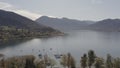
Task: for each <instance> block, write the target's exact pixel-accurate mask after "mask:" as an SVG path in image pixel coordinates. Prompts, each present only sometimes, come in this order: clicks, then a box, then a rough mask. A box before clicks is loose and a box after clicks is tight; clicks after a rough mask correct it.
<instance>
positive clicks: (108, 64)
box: [106, 54, 113, 68]
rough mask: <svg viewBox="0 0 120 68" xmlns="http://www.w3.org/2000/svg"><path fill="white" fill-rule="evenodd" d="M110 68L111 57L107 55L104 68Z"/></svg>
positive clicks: (111, 64)
mask: <svg viewBox="0 0 120 68" xmlns="http://www.w3.org/2000/svg"><path fill="white" fill-rule="evenodd" d="M112 67H113V63H112V56H111V55H110V54H107V59H106V68H112Z"/></svg>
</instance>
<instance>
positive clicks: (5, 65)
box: [0, 50, 120, 68]
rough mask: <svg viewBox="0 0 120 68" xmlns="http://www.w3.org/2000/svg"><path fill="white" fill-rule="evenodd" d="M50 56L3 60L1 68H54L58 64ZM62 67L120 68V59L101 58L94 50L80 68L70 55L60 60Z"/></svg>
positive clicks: (0, 64)
mask: <svg viewBox="0 0 120 68" xmlns="http://www.w3.org/2000/svg"><path fill="white" fill-rule="evenodd" d="M56 60H57V59H53V58H51V57H49V56H48V55H44V56H43V57H40V56H39V58H36V57H35V56H33V55H27V56H17V57H12V58H7V59H5V58H2V59H1V60H0V68H47V67H50V68H54V66H55V65H56V64H58V62H56ZM59 60H60V61H59V64H60V65H61V67H57V68H120V58H119V57H117V58H113V57H112V56H111V55H110V54H107V56H106V59H104V58H102V57H99V56H97V55H96V54H95V52H94V51H93V50H89V51H88V53H85V54H83V56H82V57H81V58H80V63H79V66H80V67H76V60H75V58H74V57H73V56H72V55H71V54H70V53H68V54H63V55H61V58H60V59H59Z"/></svg>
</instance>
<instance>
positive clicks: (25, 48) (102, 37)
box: [0, 30, 120, 60]
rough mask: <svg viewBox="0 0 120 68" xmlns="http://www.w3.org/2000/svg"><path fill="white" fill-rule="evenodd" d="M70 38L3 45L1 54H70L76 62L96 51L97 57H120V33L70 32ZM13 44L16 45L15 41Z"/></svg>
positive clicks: (36, 39)
mask: <svg viewBox="0 0 120 68" xmlns="http://www.w3.org/2000/svg"><path fill="white" fill-rule="evenodd" d="M67 33H68V34H69V35H68V36H63V37H61V36H59V37H53V38H46V39H45V38H43V39H39V38H35V39H32V40H28V41H24V42H21V43H17V44H10V45H9V44H8V45H7V46H6V47H5V45H2V46H4V47H2V46H1V48H0V53H2V54H5V55H6V56H16V55H18V56H19V55H31V54H32V55H38V54H43V53H44V54H46V53H47V54H49V55H54V54H58V53H59V54H60V53H64V54H65V53H68V52H70V53H71V54H72V55H74V57H75V58H76V60H80V57H81V56H82V55H83V54H84V53H87V52H88V51H89V50H90V49H92V50H94V51H95V53H96V55H97V56H100V57H105V56H106V54H108V53H110V54H111V55H112V56H114V57H119V56H120V32H99V31H89V30H81V31H79V30H78V31H77V30H76V31H70V32H67ZM11 43H15V42H14V41H13V42H11Z"/></svg>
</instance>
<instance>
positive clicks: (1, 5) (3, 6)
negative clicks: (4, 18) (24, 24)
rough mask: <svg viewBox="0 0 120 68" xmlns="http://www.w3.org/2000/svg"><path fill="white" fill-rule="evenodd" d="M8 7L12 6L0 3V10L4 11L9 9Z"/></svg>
mask: <svg viewBox="0 0 120 68" xmlns="http://www.w3.org/2000/svg"><path fill="white" fill-rule="evenodd" d="M10 7H12V5H10V4H8V3H4V2H0V9H6V8H10Z"/></svg>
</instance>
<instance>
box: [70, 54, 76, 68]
mask: <svg viewBox="0 0 120 68" xmlns="http://www.w3.org/2000/svg"><path fill="white" fill-rule="evenodd" d="M71 68H76V62H75V59H74V58H73V57H72V56H71Z"/></svg>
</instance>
